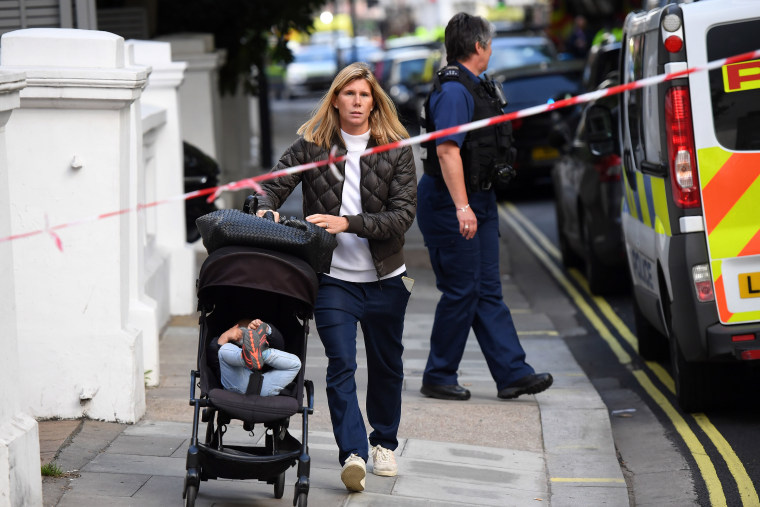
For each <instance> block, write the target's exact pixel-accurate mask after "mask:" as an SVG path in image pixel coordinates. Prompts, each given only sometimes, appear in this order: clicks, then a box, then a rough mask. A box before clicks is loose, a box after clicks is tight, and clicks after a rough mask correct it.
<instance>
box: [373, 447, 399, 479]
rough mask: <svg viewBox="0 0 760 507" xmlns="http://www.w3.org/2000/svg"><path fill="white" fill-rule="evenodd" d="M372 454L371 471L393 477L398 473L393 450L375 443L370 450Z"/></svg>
mask: <svg viewBox="0 0 760 507" xmlns="http://www.w3.org/2000/svg"><path fill="white" fill-rule="evenodd" d="M370 454H371V455H372V473H373V474H375V475H382V476H385V477H393V476H395V475H396V474H398V465H397V464H396V456H395V455H394V454H393V451H391V450H390V449H386V448H385V447H383V446H382V445H375V446H373V447H372V451H370Z"/></svg>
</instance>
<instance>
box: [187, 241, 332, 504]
mask: <svg viewBox="0 0 760 507" xmlns="http://www.w3.org/2000/svg"><path fill="white" fill-rule="evenodd" d="M318 285H319V283H318V280H317V275H316V273H315V271H314V270H313V269H312V267H311V266H310V265H309V264H308V263H307V262H306V261H304V260H303V259H301V258H298V257H296V256H293V255H291V254H287V253H282V252H277V251H272V250H268V249H264V248H259V247H255V246H239V245H232V246H224V247H221V248H218V249H216V250H214V251H213V252H211V253H210V254H209V256H208V258H207V259H206V260H205V262H204V263H203V266H202V267H201V269H200V274H199V277H198V281H197V290H198V309H199V311H200V319H199V323H200V336H199V340H198V364H197V369H196V370H193V371H192V372H191V379H190V405H192V406H193V407H194V415H193V429H192V436H191V441H190V446H189V449H188V452H187V461H186V469H187V474H186V476H185V485H184V491H183V497H184V498H185V505H186V506H187V505H190V506H192V505H194V504H195V498H196V496H197V494H198V488H199V486H200V482H201V481H205V480H208V479H217V478H228V479H258V480H260V481H266V482H267V483H269V484H273V485H274V496H275V497H276V498H282V496H283V492H284V487H285V471H286V470H287V469H288V468H290V467H292V466H294V465H295V464H296V462H297V463H298V469H297V480H296V484H295V497H294V499H293V505H298V506H300V507H303V506H305V505H306V501H307V495H308V491H309V468H310V458H309V454H308V443H307V436H308V415H309V414H311V413H313V408H314V387H313V384H312V382H311V381H310V380H305V379H304V371H305V365H306V340H307V337H308V334H309V321H310V319H311V318H312V312H313V307H314V303H315V302H316V297H317V288H318ZM241 317H251V318H260V319H261V320H263V321H265V322H269V323H271V324H272V325H274V326H275V327H277V328H278V329H279V330H280V332H281V333H282V335H283V337H284V341H285V350H286V351H287V352H290V353H292V354H295V355H297V356H298V357H299V358H300V359H301V364H302V367H301V371H300V372H299V374H298V375H297V376H296V378H295V380H294V381H293V382H292V383H291V384H290V385H289V386H287V387H286V388H285V389H284V390H283V391H282V392H281V393H280V394H279V395H277V396H259V395H258V394H239V393H236V392H232V391H228V390H225V389H223V387H222V385H221V382H220V379H219V370H218V358H217V357H216V354H215V352H214V351H215V350H216V349H213V347H209V345H210V344H212V342H213V343H214V344H215V340H216V338H217V337H218V336H219V335H220V334H221V333H223V332H224V331H226V330H227V329H229V327H230V326H231V325H232V324H234V323H235V322H237V321H238V320H239V319H240V318H241ZM210 349H211V350H210ZM196 383H197V384H198V386H199V387H200V396H198V397H196ZM304 391H305V394H306V399H307V403H306V404H305V405H304V403H303V399H304ZM298 412H300V413H301V414H302V418H303V424H302V432H301V435H302V441H301V442H299V441H298V439H297V438H296V437H294V436H293V435H291V434H290V433H289V432H288V426H289V422H290V416H292V415H295V414H296V413H298ZM232 419H239V420H241V421H242V422H243V427H244V429H246V430H248V431H252V430H253V429H254V426H255V425H263V428H264V431H265V439H264V441H265V445H264V446H259V447H255V446H241V445H226V444H225V443H224V441H223V437H224V433H225V431H226V430H227V424H229V423H230V421H231V420H232ZM199 422H203V423H206V431H205V437H204V438H203V440H199V439H198V430H199Z"/></svg>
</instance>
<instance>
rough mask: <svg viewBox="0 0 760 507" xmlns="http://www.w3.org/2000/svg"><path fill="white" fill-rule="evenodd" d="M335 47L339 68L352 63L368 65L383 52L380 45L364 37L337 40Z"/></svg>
mask: <svg viewBox="0 0 760 507" xmlns="http://www.w3.org/2000/svg"><path fill="white" fill-rule="evenodd" d="M337 47H338V54H339V57H340V58H339V59H340V66H341V68H342V67H345V66H346V65H348V64H350V63H354V62H365V63H369V62H371V61H372V60H374V59H375V58H377V57H378V56H379V55H380V54H381V53H382V52H383V50H382V48H381V47H380V44H378V43H377V42H375V41H373V40H372V39H369V38H367V37H364V36H357V37H344V38H341V39H338V44H337Z"/></svg>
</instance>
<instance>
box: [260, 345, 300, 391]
mask: <svg viewBox="0 0 760 507" xmlns="http://www.w3.org/2000/svg"><path fill="white" fill-rule="evenodd" d="M262 357H263V358H264V363H265V364H268V365H269V366H271V367H272V368H273V369H272V370H269V371H267V372H266V373H264V381H263V383H262V385H261V396H276V395H277V394H279V393H280V391H282V390H283V389H284V388H285V386H287V385H288V384H290V383H291V382H293V379H294V378H296V375H298V371H299V370H300V369H301V360H300V359H298V356H296V355H294V354H291V353H289V352H285V351H284V350H279V349H267V350H265V351H264V353H263V354H262Z"/></svg>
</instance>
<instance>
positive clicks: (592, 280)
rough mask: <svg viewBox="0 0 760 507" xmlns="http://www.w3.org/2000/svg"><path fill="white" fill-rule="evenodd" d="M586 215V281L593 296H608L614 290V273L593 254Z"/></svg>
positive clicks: (584, 246) (584, 247) (584, 242)
mask: <svg viewBox="0 0 760 507" xmlns="http://www.w3.org/2000/svg"><path fill="white" fill-rule="evenodd" d="M586 216H587V214H585V213H584V216H583V219H582V220H583V225H582V227H583V249H584V253H585V257H586V280H587V281H588V287H589V289H590V290H591V292H592V293H593V294H609V293H611V292H613V290H614V289H615V286H614V283H615V278H616V277H615V273H614V272H613V270H612V269H610V268H609V267H607V265H606V264H604V262H603V261H602V260H601V259H600V258H599V257H598V256H597V255H596V253H595V252H594V247H593V243H592V241H591V228H590V226H589V222H588V219H587V218H586Z"/></svg>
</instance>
